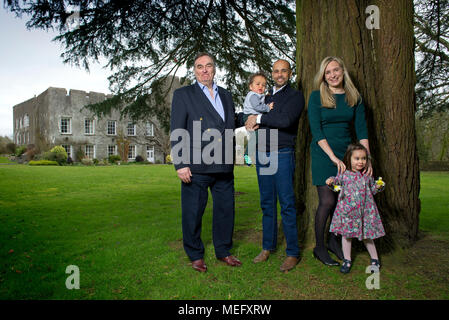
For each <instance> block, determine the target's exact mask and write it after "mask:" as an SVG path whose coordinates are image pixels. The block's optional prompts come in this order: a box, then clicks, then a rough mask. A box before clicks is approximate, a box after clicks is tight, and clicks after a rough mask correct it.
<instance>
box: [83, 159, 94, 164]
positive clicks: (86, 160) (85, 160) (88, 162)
mask: <svg viewBox="0 0 449 320" xmlns="http://www.w3.org/2000/svg"><path fill="white" fill-rule="evenodd" d="M81 163H82V164H84V165H85V166H92V165H93V164H94V161H93V160H92V159H89V158H82V159H81Z"/></svg>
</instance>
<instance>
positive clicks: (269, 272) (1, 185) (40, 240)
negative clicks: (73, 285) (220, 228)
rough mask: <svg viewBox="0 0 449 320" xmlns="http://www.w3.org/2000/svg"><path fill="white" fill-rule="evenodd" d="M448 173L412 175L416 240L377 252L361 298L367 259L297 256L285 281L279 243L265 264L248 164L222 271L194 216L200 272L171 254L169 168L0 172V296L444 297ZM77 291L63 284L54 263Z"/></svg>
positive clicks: (174, 186)
mask: <svg viewBox="0 0 449 320" xmlns="http://www.w3.org/2000/svg"><path fill="white" fill-rule="evenodd" d="M448 186H449V173H422V186H421V201H422V213H421V219H420V226H421V229H422V237H421V239H420V240H419V241H418V242H417V243H416V245H415V246H413V247H412V248H410V249H407V250H402V251H400V252H396V253H394V254H389V255H383V256H382V261H383V269H382V272H381V275H380V289H379V290H368V289H367V288H366V286H365V281H366V279H367V277H368V276H369V275H368V274H365V267H366V265H367V263H368V262H369V256H368V254H367V253H365V252H363V253H359V254H358V255H357V256H356V257H355V263H354V267H353V269H352V271H351V273H350V274H348V275H342V274H340V272H339V268H335V267H334V268H328V267H324V266H323V265H322V264H320V263H319V262H317V261H316V260H315V259H313V258H312V255H311V250H309V249H308V250H306V252H305V253H304V254H303V258H302V260H301V262H300V264H299V265H298V266H297V267H296V268H295V269H293V270H292V271H290V272H289V273H286V274H284V273H281V272H280V271H279V266H280V264H281V263H282V261H283V259H284V258H285V253H284V251H285V245H281V246H280V247H279V248H278V250H277V252H275V253H274V254H273V255H271V257H270V259H269V260H268V261H267V262H266V263H262V264H257V265H255V264H253V263H252V259H253V258H254V256H256V255H257V254H258V253H259V251H260V239H261V228H262V227H261V214H260V209H259V196H258V189H257V179H256V173H255V169H254V168H248V167H237V168H236V170H235V189H236V222H235V233H234V249H233V253H234V254H235V255H236V256H237V257H239V259H240V260H241V261H242V262H243V265H242V266H241V267H240V268H231V267H228V266H226V265H224V264H223V263H222V262H219V261H217V260H216V259H215V256H214V250H213V245H212V239H211V225H212V223H211V220H212V215H211V204H212V202H211V201H209V204H208V207H207V209H206V213H205V215H204V218H203V233H202V235H203V236H202V238H203V241H204V243H205V246H206V256H205V260H206V264H207V265H208V268H209V269H208V272H207V273H204V274H200V273H198V272H195V271H194V270H193V269H192V268H191V267H190V265H189V262H190V261H189V260H188V259H187V257H186V255H185V253H184V250H183V248H182V233H181V212H180V183H179V180H178V178H177V177H176V175H175V171H174V169H173V167H172V166H167V165H146V166H137V165H130V166H107V167H85V166H75V167H69V166H67V167H30V166H25V165H10V166H0V299H448V298H449V292H448V287H449V279H448V275H449V269H448V268H449V267H448V266H449V261H448V257H447V248H448V247H449V246H448V244H449V224H448V217H447V213H448V212H449V197H448V196H447V195H448V194H449V187H448ZM69 265H76V266H78V267H79V270H80V289H79V290H76V289H74V290H68V289H67V288H66V285H65V283H66V279H67V277H68V276H69V274H66V273H65V271H66V267H67V266H69Z"/></svg>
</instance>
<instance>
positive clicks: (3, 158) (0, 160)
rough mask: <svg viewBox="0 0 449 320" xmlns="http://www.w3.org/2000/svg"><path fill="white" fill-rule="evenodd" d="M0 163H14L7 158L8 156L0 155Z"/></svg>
mask: <svg viewBox="0 0 449 320" xmlns="http://www.w3.org/2000/svg"><path fill="white" fill-rule="evenodd" d="M0 163H14V162H13V161H11V160H9V159H8V157H5V156H0Z"/></svg>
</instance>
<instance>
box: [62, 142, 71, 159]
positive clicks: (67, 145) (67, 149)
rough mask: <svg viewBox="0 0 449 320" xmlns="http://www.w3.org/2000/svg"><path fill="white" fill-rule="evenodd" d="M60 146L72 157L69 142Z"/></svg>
mask: <svg viewBox="0 0 449 320" xmlns="http://www.w3.org/2000/svg"><path fill="white" fill-rule="evenodd" d="M62 147H63V148H64V149H65V152H67V156H68V157H70V158H72V159H73V157H72V146H71V145H69V144H63V145H62Z"/></svg>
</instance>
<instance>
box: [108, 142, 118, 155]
mask: <svg viewBox="0 0 449 320" xmlns="http://www.w3.org/2000/svg"><path fill="white" fill-rule="evenodd" d="M111 148H114V152H113V153H111ZM116 154H117V145H115V144H110V145H108V157H109V156H112V155H116Z"/></svg>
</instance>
